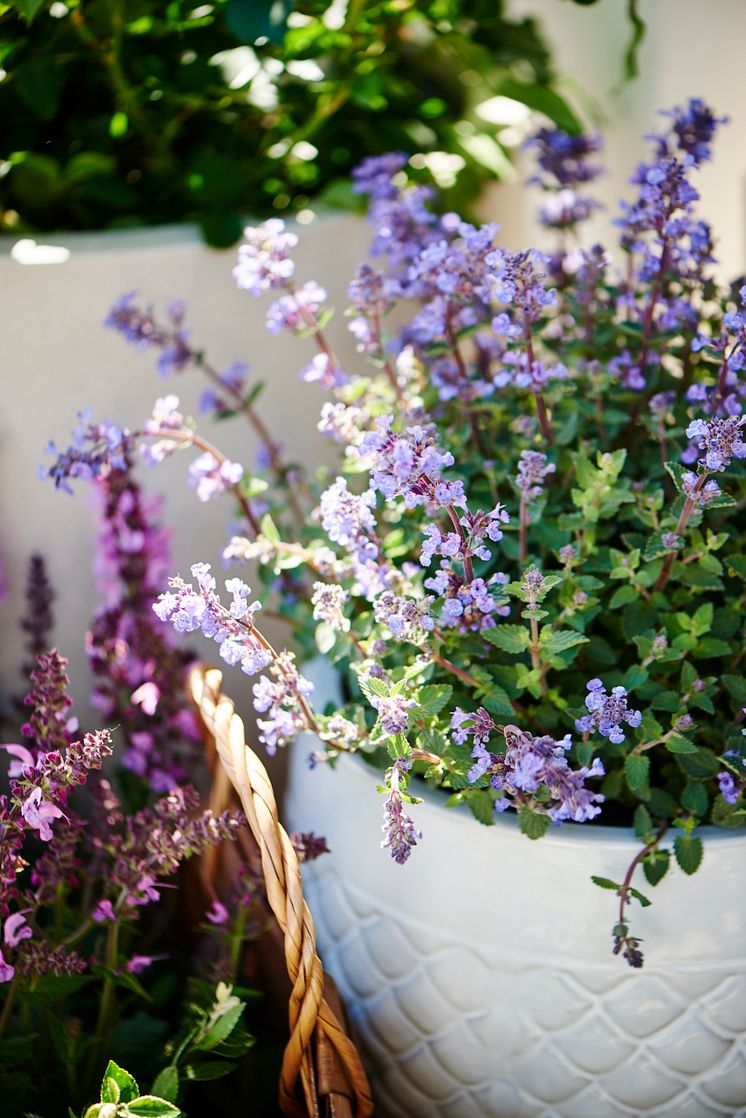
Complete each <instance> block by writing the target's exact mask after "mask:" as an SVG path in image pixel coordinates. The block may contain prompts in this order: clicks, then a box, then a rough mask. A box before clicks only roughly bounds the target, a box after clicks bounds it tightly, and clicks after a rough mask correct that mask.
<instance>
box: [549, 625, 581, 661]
mask: <svg viewBox="0 0 746 1118" xmlns="http://www.w3.org/2000/svg"><path fill="white" fill-rule="evenodd" d="M587 643H588V637H585V636H583V634H582V633H578V632H576V630H575V629H558V630H556V631H555V632H552V630H551V629H550V628H549V626H546V627H545V628H544V629H542V631H541V644H542V647H543V648H544V649H545V650H546V652H547V653H548V654H549V655H550V656H554V655H556V654H557V653H558V652H564V651H565V650H566V649H568V648H573V647H574V646H575V645H576V644H587Z"/></svg>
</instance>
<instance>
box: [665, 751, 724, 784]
mask: <svg viewBox="0 0 746 1118" xmlns="http://www.w3.org/2000/svg"><path fill="white" fill-rule="evenodd" d="M676 760H677V761H678V763H679V766H680V767H681V768H682V769H683V770H684V772H685V773H686V775H687V776H689V777H691V778H692V779H693V780H709V778H710V777H711V776H715V773H717V772H718V770H719V769H720V761H719V760H718V757H717V754H716V753H713V751H712V750H711V749H706V748H704V747H702V746H700V747H699V748H698V749H697V751H696V752H695V753H682V754H677V757H676Z"/></svg>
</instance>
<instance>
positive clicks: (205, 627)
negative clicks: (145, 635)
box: [153, 563, 272, 675]
mask: <svg viewBox="0 0 746 1118" xmlns="http://www.w3.org/2000/svg"><path fill="white" fill-rule="evenodd" d="M192 577H193V578H194V579H195V580H196V582H197V587H196V589H195V587H194V586H193V585H192V584H191V583H186V582H184V580H183V579H181V578H178V577H177V578H172V579H170V580H169V585H170V587H171V590H170V591H168V592H167V593H165V594H161V595H160V596H159V597H158V600H157V601H156V602H155V603H154V604H153V612H154V613H155V614H156V616H157V617H158V618H159V619H160V620H161V621H168V622H170V623H171V625H173V627H174V629H175V630H176V632H177V633H193V632H195V631H196V630H199V631H200V632H201V633H202V635H203V636H205V637H207V638H208V640H214V641H215V642H216V643H217V644H218V645H219V646H220V647H219V652H220V656H221V657H222V659H223V660H225V662H226V664H230V665H231V666H233V665H235V664H239V665H240V667H241V670H242V671H243V672H245V673H246V675H257V674H258V673H259V672H261V671H262V670H263V669H264V668H266V667H267V666H268V665H269V664H270V663H271V662H272V653H271V652H270V651H269V650H268V649H267V648H266V646H265V645H264V644H262V642H261V641H260V640H259V638H258V636H257V635H256V633H255V630H254V614H255V613H256V611H257V610H259V609H261V605H260V603H259V602H251V603H249V600H248V598H249V594H250V593H251V591H250V590H249V587H248V586H247V585H246V583H245V582H242V580H241V579H240V578H232V579H227V580H226V583H225V587H226V590H228V592H229V593H230V594H232V595H233V601H232V602H231V605H230V607H229V608H228V609H226V607H225V606H224V605H223V604H222V602H221V601H220V598H219V597H218V595H217V593H216V592H215V588H216V585H217V583H216V582H215V579H214V577H213V576H212V575H211V574H210V564H209V563H195V564H194V565H193V566H192Z"/></svg>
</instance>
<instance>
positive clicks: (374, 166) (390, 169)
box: [352, 151, 408, 200]
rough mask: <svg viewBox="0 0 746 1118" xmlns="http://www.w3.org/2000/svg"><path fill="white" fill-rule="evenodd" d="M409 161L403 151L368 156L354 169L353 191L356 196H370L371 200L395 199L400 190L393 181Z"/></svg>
mask: <svg viewBox="0 0 746 1118" xmlns="http://www.w3.org/2000/svg"><path fill="white" fill-rule="evenodd" d="M407 159H408V156H406V155H405V154H404V152H402V151H390V152H387V153H386V154H385V155H371V156H368V158H367V159H364V160H363V161H362V163H358V165H357V167H355V168H354V169H353V172H352V189H353V190H354V192H355V193H356V194H368V195H369V196H370V198H371V200H376V199H381V198H395V197H396V196H397V195H398V193H399V190H398V187H396V186H394V185H393V183H392V181H391V180H392V179H393V178H394V177H395V176H396V175H398V174H399V172H400V171H401V170H402V168H403V167H406V165H407Z"/></svg>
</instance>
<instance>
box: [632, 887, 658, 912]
mask: <svg viewBox="0 0 746 1118" xmlns="http://www.w3.org/2000/svg"><path fill="white" fill-rule="evenodd" d="M627 892H628V894H629V896H630V897H634V899H635V900H636V901H639V902H640V904H641V905H642V907H643V908H650V905H651V904H652V903H653V902H652V901H651V900H650V898H649V897H646V896H645V894H644V893H641V892H640V890H639V889H633V888H632V886H631V885H628V886H627Z"/></svg>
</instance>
